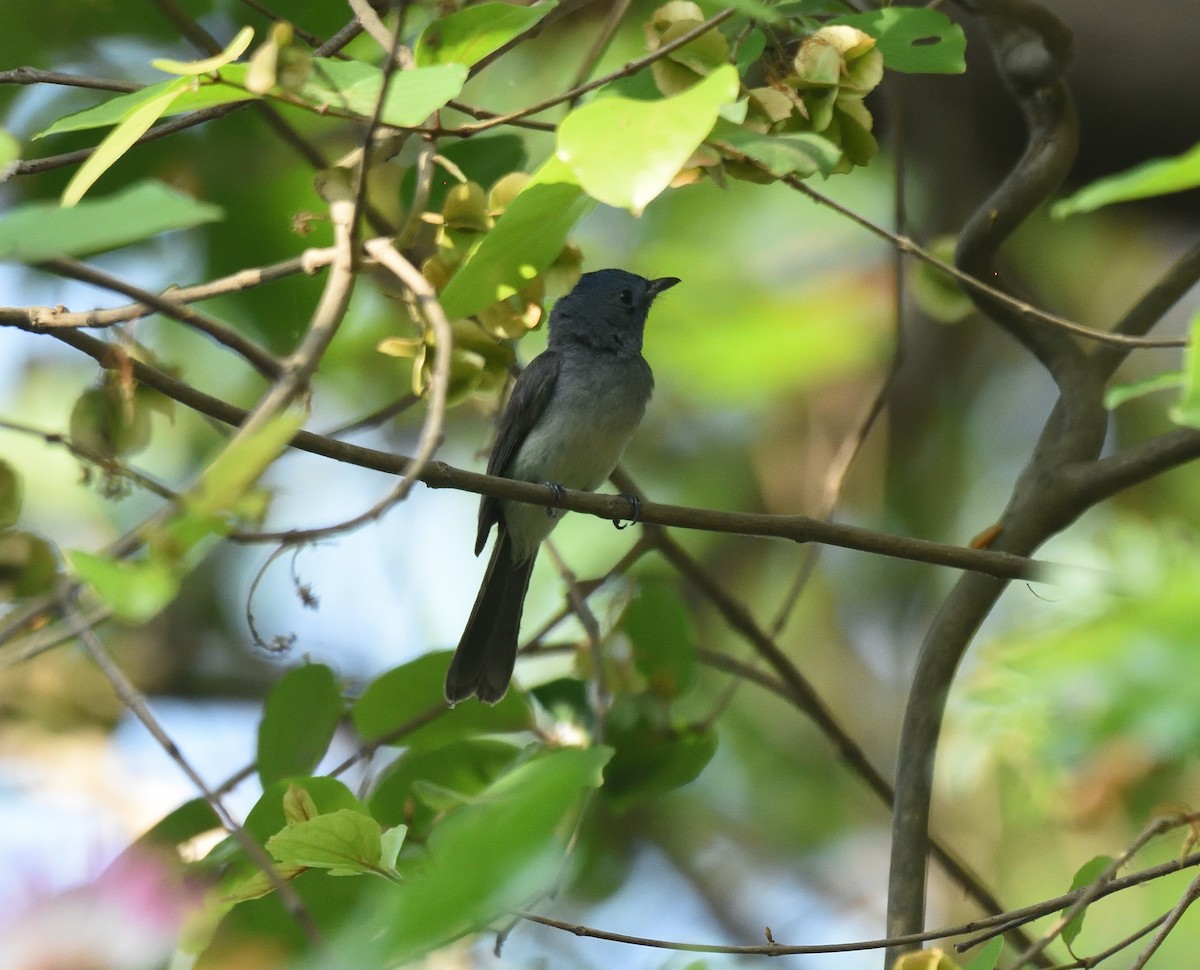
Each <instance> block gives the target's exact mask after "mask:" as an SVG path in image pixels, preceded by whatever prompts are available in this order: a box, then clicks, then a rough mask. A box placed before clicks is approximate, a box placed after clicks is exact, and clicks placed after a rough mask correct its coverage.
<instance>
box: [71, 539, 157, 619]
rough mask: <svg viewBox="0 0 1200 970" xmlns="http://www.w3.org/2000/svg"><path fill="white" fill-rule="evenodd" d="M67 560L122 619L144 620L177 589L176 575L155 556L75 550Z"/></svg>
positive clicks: (153, 613) (155, 611)
mask: <svg viewBox="0 0 1200 970" xmlns="http://www.w3.org/2000/svg"><path fill="white" fill-rule="evenodd" d="M67 561H68V562H69V563H70V564H71V568H72V569H73V570H74V571H75V573H76V575H78V576H79V578H80V579H82V580H83V581H84V582H85V583H88V584H89V585H90V586H91V587H92V588H93V589H94V590H95V591H96V595H97V596H99V597H100V599H102V600H103V601H104V603H105V604H106V605H107V606H108V607H109V609H111V610H112V611H113V613H115V614H116V615H117V616H118V617H120V618H121V619H122V620H126V621H128V622H129V623H144V622H145V621H146V620H149V619H150V618H151V617H153V616H155V615H157V614H158V613H159V612H160V611H161V610H162V609H163V607H165V606H166V605H167V604H168V603H170V602H171V600H173V599H174V598H175V595H176V594H177V593H178V592H179V577H178V576H177V575H176V572H175V570H174V569H172V568H171V566H170V564H168V563H166V562H164V561H162V560H161V559H159V558H157V557H151V558H149V559H140V560H136V561H135V560H128V559H111V558H109V557H108V556H97V555H94V554H93V553H90V552H83V551H82V550H79V549H75V550H71V551H70V552H68V553H67Z"/></svg>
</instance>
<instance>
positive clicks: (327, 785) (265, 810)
mask: <svg viewBox="0 0 1200 970" xmlns="http://www.w3.org/2000/svg"><path fill="white" fill-rule="evenodd" d="M293 789H300V790H302V791H303V792H304V793H305V794H306V795H307V796H308V800H311V802H312V805H314V806H316V811H317V814H324V815H328V814H331V813H333V812H337V811H340V810H341V809H349V810H350V811H354V812H359V813H361V814H363V815H367V814H368V812H367V809H366V807H365V806H364V805H363V803H362V802H360V801H359V800H358V799H357V798H356V797H355V795H354V793H353V792H352V791H350V789H349V788H347V787H346V786H345V784H344V783H342V782H340V781H338V780H337V779H336V778H326V777H324V776H317V777H313V778H289V779H286V780H285V781H277V782H275V783H274V784H273V785H271V786H269V787H268V788H266V789H264V790H263V793H262V795H261V796H260V797H259V799H258V801H257V802H255V803H254V807H253V808H251V809H250V811H249V812H248V813H247V814H246V821H245V823H244V826H243V827H244V828H245V829H246V831H247V832H249V833H250V834H251V835H252V836H253V837H254V838H255V839H256V840H257V841H259V842H262V843H265V842H266V841H267V839H269V838H270V837H271V836H272V835H274V834H275V833H276V832H278V831H280V830H281V829H283V828H284V827H285V826H287V825H288V824H289V822H290V821H291V819H290V818H289V816H288V814H287V813H286V812H285V811H284V802H285V800H287V799H289V798H290V799H292V800H293V801H296V800H297V796H296V794H295V792H294V791H293ZM291 817H292V818H295V815H294V814H293V815H292V816H291Z"/></svg>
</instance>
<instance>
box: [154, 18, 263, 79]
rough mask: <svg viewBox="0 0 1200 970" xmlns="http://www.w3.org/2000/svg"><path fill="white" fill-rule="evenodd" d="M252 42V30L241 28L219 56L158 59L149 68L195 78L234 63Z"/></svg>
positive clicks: (251, 28) (250, 28)
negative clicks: (192, 59) (193, 59)
mask: <svg viewBox="0 0 1200 970" xmlns="http://www.w3.org/2000/svg"><path fill="white" fill-rule="evenodd" d="M252 40H254V28H253V27H243V28H242V29H241V30H239V31H238V32H237V36H236V37H234V38H233V40H232V41H231V42H230V44H229V46H228V47H226V48H225V49H224V50H223V51H221V53H220V54H214V55H213V56H212V57H206V58H204V59H203V60H199V61H173V60H171V59H169V58H165V57H163V58H159V59H158V60H156V61H151V62H150V66H151V67H156V68H158V69H159V70H160V71H165V72H166V73H168V74H181V75H183V76H184V77H195V76H196V75H198V74H211V73H212V72H213V71H215V70H218V69H219V68H222V67H224V66H225V65H226V64H229V63H230V62H232V61H236V60H237V59H238V58H239V57H241V56H242V55H243V54H244V53H246V50H247V48H249V47H250V41H252Z"/></svg>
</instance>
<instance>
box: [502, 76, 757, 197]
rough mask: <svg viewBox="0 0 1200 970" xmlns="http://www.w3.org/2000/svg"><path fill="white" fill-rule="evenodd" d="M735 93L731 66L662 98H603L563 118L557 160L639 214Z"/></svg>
mask: <svg viewBox="0 0 1200 970" xmlns="http://www.w3.org/2000/svg"><path fill="white" fill-rule="evenodd" d="M737 94H738V76H737V70H736V69H735V68H734V67H733V66H732V65H728V64H726V65H724V66H722V67H720V68H718V69H717V70H715V71H713V73H712V74H710V75H709V76H708V77H706V78H705V79H704V80H703V81H700V82H699V83H698V84H696V85H694V86H693V87H691V88H689V89H688V90H687V91H684V92H683V93H682V94H677V95H675V96H674V97H672V98H664V99H663V100H661V101H635V100H632V99H629V98H622V97H608V98H600V99H598V100H596V101H593V102H592V103H591V104H586V105H584V106H583V107H582V108H578V109H577V110H575V111H573V112H571V114H569V115H567V117H566V118H564V119H563V121H562V124H560V125H559V127H558V149H557V154H558V158H559V159H561V160H562V161H563V162H564V163H566V165H567V166H568V167H569V168H570V169H571V171H572V172H574V173H575V177H576V178H577V179H578V180H579V184H580V185H581V186H583V188H584V190H585V191H586V192H587V193H588V194H589V195H590V196H592V197H593V198H595V199H599V200H600V201H601V202H604V203H607V204H608V205H611V206H615V207H617V208H621V209H629V210H631V211H632V212H634V213H635V214H639V213H641V212H642V210H643V209H645V208H646V206H647V205H649V204H650V202H651V201H652V200H653V199H654V198H655V196H657V195H658V194H659V193H660V192H662V191H663V190H664V189H665V188H666V187H667V186H668V185H670V183H671V180H672V179H673V178H674V177H675V176H676V175H677V174H678V173H679V170H680V169H681V168H683V166H684V164H685V163H686V162H687V160H688V159H689V158H690V157H691V155H692V153H693V152H694V151H695V150H696V149H697V147H699V145H700V143H701V142H702V141H704V138H705V137H706V136H707V135H708V133H709V132H710V131H712V127H713V124H714V123H715V122H716V120H717V112H718V111H719V109H720V108H721V107H722V106H723V105H726V104H729V103H730V102H732V101H734V100H735V99H736V98H737ZM518 198H520V196H518Z"/></svg>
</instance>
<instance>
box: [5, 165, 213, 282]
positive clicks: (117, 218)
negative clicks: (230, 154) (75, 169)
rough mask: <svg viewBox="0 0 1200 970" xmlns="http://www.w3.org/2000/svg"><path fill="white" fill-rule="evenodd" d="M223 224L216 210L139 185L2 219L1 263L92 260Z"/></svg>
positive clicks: (153, 185)
mask: <svg viewBox="0 0 1200 970" xmlns="http://www.w3.org/2000/svg"><path fill="white" fill-rule="evenodd" d="M220 218H222V213H221V210H220V209H218V208H217V207H216V206H213V205H207V204H205V203H203V202H197V201H196V200H195V199H191V198H189V197H188V196H186V195H182V194H180V193H178V192H175V191H173V190H172V189H169V188H167V187H166V186H165V185H162V184H161V183H159V182H139V183H137V184H136V185H132V186H130V187H129V188H127V189H123V190H122V191H120V192H118V193H116V194H115V195H110V196H107V197H105V198H103V199H92V200H89V201H87V202H81V203H80V204H79V205H77V206H75V207H74V208H72V209H63V208H60V207H59V206H57V205H55V204H54V203H53V202H27V203H25V204H24V205H21V206H17V207H16V208H15V209H13V210H12V211H11V212H9V213H8V214H7V215H6V216H4V218H2V219H0V260H15V261H19V262H23V263H37V262H41V261H42V260H45V259H56V258H59V257H71V256H87V255H91V254H92V253H99V252H103V251H105V250H108V249H116V248H117V247H119V246H127V245H129V244H130V243H133V242H138V241H140V240H142V239H149V238H150V237H151V236H157V235H158V234H159V233H160V232H166V231H168V230H171V229H187V228H189V227H191V226H198V225H201V224H202V223H205V222H213V221H215V220H217V219H220Z"/></svg>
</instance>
